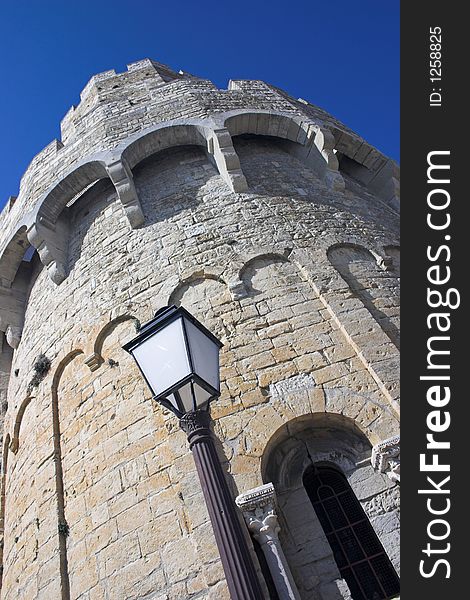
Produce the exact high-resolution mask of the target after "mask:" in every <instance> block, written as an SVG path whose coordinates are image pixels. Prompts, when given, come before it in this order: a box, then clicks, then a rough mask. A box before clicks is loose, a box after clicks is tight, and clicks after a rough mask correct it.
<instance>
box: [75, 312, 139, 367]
mask: <svg viewBox="0 0 470 600" xmlns="http://www.w3.org/2000/svg"><path fill="white" fill-rule="evenodd" d="M126 321H132V322H133V323H134V325H135V329H136V331H139V329H140V325H141V324H140V321H139V319H137V317H134V316H133V315H128V314H123V315H119V316H117V317H115V318H114V319H111V320H110V321H108V323H106V325H104V326H103V327H102V328H101V329H100V330H99V332H98V334H97V335H96V337H95V340H94V342H93V347H92V348H91V350H90V352H89V353H88V354H87V357H86V358H85V364H86V365H87V366H88V367H89V369H90V371H96V370H97V369H99V367H100V366H101V365H102V364H103V362H104V358H103V355H102V351H103V344H104V341H105V340H106V338H107V337H108V335H109V334H110V333H111V332H112V331H113V330H114V329H115V328H116V327H117V326H118V325H119V324H120V323H125V322H126Z"/></svg>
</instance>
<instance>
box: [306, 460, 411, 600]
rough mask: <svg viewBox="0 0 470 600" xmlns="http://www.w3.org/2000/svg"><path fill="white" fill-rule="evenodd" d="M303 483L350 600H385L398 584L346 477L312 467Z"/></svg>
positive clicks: (330, 468) (396, 591)
mask: <svg viewBox="0 0 470 600" xmlns="http://www.w3.org/2000/svg"><path fill="white" fill-rule="evenodd" d="M303 484H304V487H305V490H306V491H307V494H308V497H309V498H310V501H311V502H312V505H313V508H314V509H315V513H316V515H317V517H318V520H319V521H320V524H321V526H322V528H323V531H324V532H325V535H326V537H327V539H328V542H329V544H330V546H331V550H332V552H333V556H334V559H335V561H336V564H337V566H338V569H339V572H340V573H341V576H342V577H343V578H344V579H345V580H346V583H347V584H348V586H349V589H350V591H351V594H352V597H353V599H354V600H385V599H387V598H393V597H395V596H396V595H397V594H398V593H399V591H400V582H399V579H398V576H397V574H396V572H395V569H394V568H393V565H392V563H391V562H390V559H389V558H388V556H387V554H386V552H385V550H384V548H383V546H382V544H381V542H380V540H379V538H378V537H377V535H376V533H375V531H374V530H373V528H372V525H371V524H370V522H369V519H368V517H367V515H366V513H365V512H364V510H363V508H362V506H361V504H360V503H359V500H358V499H357V498H356V496H355V494H354V492H353V491H352V489H351V487H350V485H349V483H348V481H347V479H346V477H345V476H344V475H343V474H342V473H341V472H340V471H338V470H336V469H334V468H332V467H327V466H318V465H313V466H311V467H309V468H308V469H307V470H306V471H305V474H304V477H303Z"/></svg>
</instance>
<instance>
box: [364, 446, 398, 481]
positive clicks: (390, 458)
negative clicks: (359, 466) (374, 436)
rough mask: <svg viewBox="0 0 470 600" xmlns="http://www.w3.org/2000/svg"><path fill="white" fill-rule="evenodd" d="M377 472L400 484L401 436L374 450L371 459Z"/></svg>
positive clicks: (375, 447)
mask: <svg viewBox="0 0 470 600" xmlns="http://www.w3.org/2000/svg"><path fill="white" fill-rule="evenodd" d="M370 461H371V463H372V466H373V467H374V469H375V470H376V471H379V472H380V473H385V474H386V475H387V476H388V477H389V478H390V479H391V480H392V481H396V482H397V483H400V436H399V435H396V436H394V437H391V438H389V439H387V440H384V441H383V442H380V443H378V444H376V445H375V446H374V447H373V448H372V456H371V459H370Z"/></svg>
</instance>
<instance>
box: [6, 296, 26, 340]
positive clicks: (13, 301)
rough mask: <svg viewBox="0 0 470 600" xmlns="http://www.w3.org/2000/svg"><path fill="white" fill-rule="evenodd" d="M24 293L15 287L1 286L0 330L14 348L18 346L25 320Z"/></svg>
mask: <svg viewBox="0 0 470 600" xmlns="http://www.w3.org/2000/svg"><path fill="white" fill-rule="evenodd" d="M24 306H25V298H24V293H23V292H21V291H20V290H15V289H14V288H10V287H4V286H0V331H3V332H4V333H5V340H6V341H7V343H8V345H9V346H11V347H12V348H18V346H19V343H20V340H21V334H22V332H23V322H24Z"/></svg>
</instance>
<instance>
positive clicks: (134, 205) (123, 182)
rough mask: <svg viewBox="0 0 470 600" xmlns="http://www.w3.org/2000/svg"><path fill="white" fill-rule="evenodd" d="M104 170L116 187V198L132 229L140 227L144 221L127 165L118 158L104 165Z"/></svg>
mask: <svg viewBox="0 0 470 600" xmlns="http://www.w3.org/2000/svg"><path fill="white" fill-rule="evenodd" d="M106 171H107V172H108V175H109V177H110V179H111V181H112V182H113V184H114V187H115V188H116V192H117V195H118V198H119V200H120V202H121V204H122V206H123V208H124V212H125V213H126V216H127V218H128V220H129V223H130V226H131V227H132V229H136V228H137V227H140V226H141V225H143V223H144V213H143V211H142V206H141V205H140V202H139V198H138V196H137V191H136V189H135V185H134V178H133V176H132V171H131V170H130V168H129V165H128V164H127V163H126V162H125V161H124V160H123V159H121V158H118V159H116V160H114V161H112V162H110V163H108V164H107V165H106Z"/></svg>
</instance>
